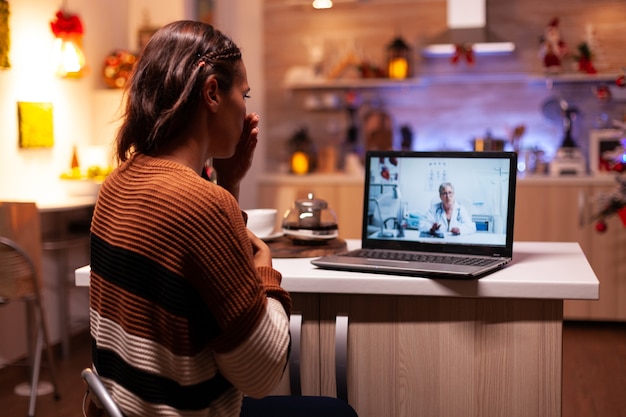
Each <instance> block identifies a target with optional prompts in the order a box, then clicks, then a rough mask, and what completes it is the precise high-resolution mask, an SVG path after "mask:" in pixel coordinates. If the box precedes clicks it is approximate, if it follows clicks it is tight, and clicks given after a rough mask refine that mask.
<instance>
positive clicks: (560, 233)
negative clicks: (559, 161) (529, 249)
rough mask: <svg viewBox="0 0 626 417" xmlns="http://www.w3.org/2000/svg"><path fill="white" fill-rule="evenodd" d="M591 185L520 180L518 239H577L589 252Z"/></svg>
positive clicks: (553, 240)
mask: <svg viewBox="0 0 626 417" xmlns="http://www.w3.org/2000/svg"><path fill="white" fill-rule="evenodd" d="M590 194H591V189H590V188H589V187H587V186H578V185H574V184H572V183H564V184H556V183H553V184H548V185H546V184H523V183H521V184H518V185H517V195H516V206H515V234H514V240H515V241H541V242H578V243H580V245H581V247H582V249H583V251H585V253H587V252H588V248H589V236H590V228H589V225H588V224H587V220H588V215H589V212H588V201H589V196H590Z"/></svg>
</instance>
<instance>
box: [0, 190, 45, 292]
mask: <svg viewBox="0 0 626 417" xmlns="http://www.w3.org/2000/svg"><path fill="white" fill-rule="evenodd" d="M0 236H2V237H4V238H5V239H7V240H8V242H7V241H5V244H4V245H3V246H4V251H3V254H2V255H0V256H4V257H7V259H8V258H11V259H12V260H11V262H12V264H11V265H12V268H16V269H14V270H13V271H16V270H17V271H18V272H20V273H21V275H20V276H21V278H20V279H17V280H16V282H15V283H14V285H15V287H13V290H12V292H11V294H12V295H13V296H17V297H24V296H28V295H32V294H33V293H34V291H36V289H35V288H34V287H33V286H34V283H35V284H37V286H40V285H41V258H42V251H41V225H40V218H39V210H38V209H37V205H36V204H35V203H22V202H0ZM20 257H22V258H24V259H25V260H23V261H19V260H18V258H20ZM4 262H5V260H4V259H3V261H2V262H1V263H0V265H2V264H4ZM7 262H8V261H7ZM21 262H24V263H23V264H21V265H22V267H21V268H20V267H19V264H20V263H21ZM26 264H32V268H33V269H34V274H35V278H36V281H35V280H33V279H32V277H31V275H28V274H24V271H25V270H29V269H30V266H26ZM7 270H8V267H7ZM13 271H12V272H13ZM11 285H13V284H11Z"/></svg>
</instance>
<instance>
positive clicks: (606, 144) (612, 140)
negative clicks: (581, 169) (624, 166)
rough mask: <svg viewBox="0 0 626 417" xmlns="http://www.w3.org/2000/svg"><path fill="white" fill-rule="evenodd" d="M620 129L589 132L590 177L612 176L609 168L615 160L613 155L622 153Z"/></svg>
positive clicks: (622, 133) (612, 172) (622, 134)
mask: <svg viewBox="0 0 626 417" xmlns="http://www.w3.org/2000/svg"><path fill="white" fill-rule="evenodd" d="M624 136H625V135H624V132H623V131H622V130H620V129H592V130H591V131H590V132H589V171H590V172H591V174H592V175H612V174H615V172H614V171H611V170H610V168H609V167H610V166H611V164H612V163H613V161H614V160H615V157H616V156H615V155H614V154H615V153H616V152H620V153H622V154H623V153H624V146H623V145H622V139H624Z"/></svg>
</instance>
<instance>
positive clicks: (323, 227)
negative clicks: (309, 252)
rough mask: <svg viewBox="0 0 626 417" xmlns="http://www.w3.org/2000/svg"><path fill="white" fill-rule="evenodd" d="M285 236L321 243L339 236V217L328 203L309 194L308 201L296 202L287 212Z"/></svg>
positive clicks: (284, 223)
mask: <svg viewBox="0 0 626 417" xmlns="http://www.w3.org/2000/svg"><path fill="white" fill-rule="evenodd" d="M282 231H283V233H284V235H285V236H286V237H288V238H290V239H293V240H295V241H309V242H315V241H317V242H320V241H322V242H323V241H327V240H330V239H334V238H336V237H337V236H338V235H339V228H338V226H337V215H336V214H335V212H334V211H333V210H332V209H330V208H328V203H327V202H326V201H324V200H322V199H319V198H314V196H313V193H308V195H307V198H306V199H302V200H296V201H295V203H294V205H293V206H292V207H291V208H290V209H289V210H287V211H286V212H285V214H284V216H283V222H282Z"/></svg>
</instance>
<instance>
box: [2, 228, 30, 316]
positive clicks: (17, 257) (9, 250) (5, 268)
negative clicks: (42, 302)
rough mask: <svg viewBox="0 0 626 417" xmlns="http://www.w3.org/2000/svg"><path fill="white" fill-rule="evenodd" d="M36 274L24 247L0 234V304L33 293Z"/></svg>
mask: <svg viewBox="0 0 626 417" xmlns="http://www.w3.org/2000/svg"><path fill="white" fill-rule="evenodd" d="M36 276H37V275H36V271H35V265H34V264H33V261H32V259H31V258H30V256H28V254H27V253H26V252H25V251H24V249H22V247H21V246H19V245H18V244H17V243H15V242H14V241H13V240H11V239H9V238H6V237H4V236H0V304H4V303H6V302H8V301H10V300H11V299H14V298H19V297H26V296H28V295H31V294H33V291H34V289H35V288H36V287H35V285H36V283H37V281H36Z"/></svg>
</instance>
